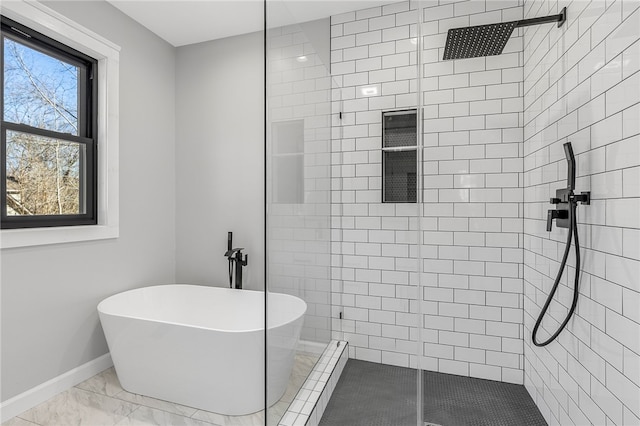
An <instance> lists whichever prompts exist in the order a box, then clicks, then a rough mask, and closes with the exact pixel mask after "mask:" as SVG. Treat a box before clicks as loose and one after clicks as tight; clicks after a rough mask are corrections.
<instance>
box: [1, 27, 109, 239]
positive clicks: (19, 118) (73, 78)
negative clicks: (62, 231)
mask: <svg viewBox="0 0 640 426" xmlns="http://www.w3.org/2000/svg"><path fill="white" fill-rule="evenodd" d="M1 42H2V49H1V50H2V64H3V67H2V68H3V73H2V96H1V99H2V130H1V134H0V137H1V139H2V141H1V145H0V148H1V156H0V157H1V158H0V162H1V173H2V175H1V179H0V181H1V191H2V193H1V197H0V198H1V215H2V217H1V222H2V228H5V229H7V228H39V227H52V226H69V225H93V224H96V223H98V217H97V212H98V208H97V200H98V194H97V185H98V177H97V164H98V162H97V87H98V86H97V84H98V83H97V78H96V74H97V71H98V70H97V61H96V60H95V59H93V58H91V57H89V56H87V55H85V54H83V53H81V52H79V51H77V50H75V49H72V48H71V47H68V46H66V45H64V44H62V43H59V42H57V41H55V40H53V39H51V38H49V37H47V36H45V35H43V34H40V33H38V32H36V31H34V30H32V29H30V28H28V27H26V26H24V25H21V24H20V23H18V22H15V21H12V20H10V19H8V18H6V17H5V16H3V17H2V38H1Z"/></svg>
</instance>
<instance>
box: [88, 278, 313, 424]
mask: <svg viewBox="0 0 640 426" xmlns="http://www.w3.org/2000/svg"><path fill="white" fill-rule="evenodd" d="M268 298H269V299H268V300H269V312H268V314H269V315H268V316H267V320H268V323H269V326H268V330H269V333H268V345H269V368H268V381H269V382H268V384H269V392H268V393H269V400H268V401H267V403H268V404H269V405H271V404H273V403H275V402H277V401H278V400H279V399H280V398H281V397H282V395H283V394H284V392H285V390H286V388H287V383H288V381H289V376H290V375H291V370H292V368H293V362H294V356H295V349H296V345H297V343H298V339H299V337H300V330H301V328H302V321H303V315H304V313H305V311H306V309H307V305H306V303H305V302H304V301H303V300H301V299H299V298H297V297H294V296H289V295H286V294H279V293H269V294H268ZM98 313H99V315H100V322H101V323H102V327H103V329H104V333H105V336H106V339H107V344H108V345H109V350H110V352H111V357H112V359H113V364H114V366H115V369H116V373H117V374H118V378H119V379H120V383H121V384H122V387H123V388H124V389H125V390H127V391H129V392H132V393H137V394H141V395H147V396H151V397H154V398H158V399H162V400H166V401H171V402H175V403H178V404H182V405H187V406H190V407H194V408H199V409H202V410H206V411H211V412H215V413H220V414H226V415H243V414H249V413H253V412H256V411H260V410H261V409H263V408H264V402H265V399H264V388H265V386H264V364H265V351H264V341H265V336H264V334H265V333H264V293H262V292H259V291H251V290H235V289H229V288H221V287H205V286H197V285H181V284H172V285H161V286H153V287H145V288H139V289H135V290H130V291H126V292H124V293H119V294H116V295H114V296H111V297H109V298H107V299H105V300H103V301H102V302H100V304H99V305H98Z"/></svg>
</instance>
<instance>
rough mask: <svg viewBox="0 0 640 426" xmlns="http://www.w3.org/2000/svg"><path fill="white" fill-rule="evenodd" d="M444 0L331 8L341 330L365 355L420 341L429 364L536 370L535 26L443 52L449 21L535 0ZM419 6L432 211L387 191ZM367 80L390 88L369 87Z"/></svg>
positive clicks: (486, 371) (509, 372)
mask: <svg viewBox="0 0 640 426" xmlns="http://www.w3.org/2000/svg"><path fill="white" fill-rule="evenodd" d="M441 3H442V4H438V2H437V1H433V2H423V4H424V5H425V6H428V7H424V9H423V11H422V13H420V12H419V11H417V10H415V7H417V3H416V2H411V3H410V2H403V3H396V4H393V5H392V6H393V7H379V8H373V9H367V10H366V11H359V12H355V13H347V14H344V15H339V16H334V17H333V18H332V21H331V34H332V40H331V41H332V43H331V49H332V55H331V57H332V63H331V71H332V74H333V75H334V78H335V85H334V91H333V94H334V97H333V107H332V108H333V112H334V113H337V112H340V111H341V112H343V119H342V120H341V121H340V120H337V119H335V120H334V125H336V129H334V134H333V136H334V143H333V152H334V154H333V163H332V164H334V166H333V168H332V171H333V173H332V190H333V191H332V203H333V204H332V229H333V237H334V240H333V241H335V242H334V243H333V244H332V254H333V256H332V265H333V270H332V278H333V281H332V288H333V303H334V307H333V318H334V320H333V331H334V338H339V339H342V338H343V339H345V340H347V341H349V351H350V352H349V355H350V357H353V358H357V359H362V360H367V361H375V362H382V363H387V364H393V365H400V366H407V367H416V366H417V365H418V364H417V359H416V355H417V354H418V353H420V356H421V359H420V361H421V364H420V365H421V366H422V367H423V368H426V369H430V370H436V371H440V372H446V373H453V374H461V375H466V376H473V377H481V378H487V379H493V380H502V381H507V382H512V383H523V368H524V361H523V343H522V339H523V337H524V334H523V315H522V309H523V283H522V278H523V264H522V263H523V259H524V256H523V238H522V236H523V234H522V232H523V205H522V202H523V189H522V187H523V153H524V150H523V139H524V134H523V123H524V115H523V108H524V102H523V94H524V84H523V76H524V73H523V67H522V66H523V63H524V61H523V45H524V43H523V38H522V34H521V33H520V31H522V30H516V31H515V32H514V34H513V36H512V38H511V40H510V41H509V42H508V44H507V46H506V48H505V54H503V55H501V56H498V57H490V58H473V59H463V60H455V61H446V62H443V61H442V60H441V58H442V53H443V50H444V44H445V41H446V33H447V30H448V29H449V28H454V27H460V26H468V25H477V24H482V23H491V22H497V21H501V20H516V19H521V18H522V17H523V10H524V9H523V2H522V1H497V2H496V1H489V0H487V1H484V0H473V1H461V2H453V3H452V2H449V1H447V2H441ZM445 3H446V4H445ZM419 16H422V17H423V23H422V27H421V28H422V36H423V51H422V52H421V56H422V61H423V62H424V68H423V76H424V78H423V79H422V81H421V82H420V86H421V87H420V90H421V93H420V95H421V96H422V100H423V102H424V111H423V114H424V115H423V122H422V124H423V129H424V146H425V147H424V153H423V160H424V162H423V166H424V170H423V175H422V176H421V177H420V178H421V179H423V184H424V191H423V194H422V196H423V200H424V203H423V204H422V206H421V208H420V210H418V206H417V205H416V204H382V203H381V199H382V194H381V181H380V176H381V173H382V164H381V150H380V148H381V145H382V141H381V119H382V112H383V111H387V110H399V109H406V108H415V107H416V105H417V104H418V101H419V99H418V92H417V90H418V82H417V79H416V76H417V65H416V64H417V38H416V37H417V22H418V20H419ZM363 88H375V89H376V90H375V91H374V90H371V91H368V92H366V93H370V95H369V96H365V95H364V93H365V92H364V91H363V90H362V89H363ZM334 115H337V114H334ZM568 125H569V124H568ZM418 218H419V220H420V221H421V223H420V229H422V231H423V235H422V237H423V245H422V246H420V247H418V244H419V241H418V234H417V230H418ZM418 256H420V258H421V262H422V267H423V268H424V271H425V274H423V276H422V282H423V285H424V294H422V295H421V297H420V296H419V295H418V275H417V271H418V267H419V265H420V263H419V262H418ZM416 300H420V303H421V305H420V307H419V308H420V309H418V306H417V304H416ZM340 312H342V314H343V319H342V320H340V319H338V317H339V314H340ZM418 312H421V314H422V318H419V317H418V316H417V313H418ZM419 324H420V325H421V326H420V327H419V326H418V325H419ZM418 331H420V332H421V333H422V340H423V342H424V347H423V348H418V347H417V341H418V339H417V337H418V334H417V333H418ZM419 349H421V350H420V351H419Z"/></svg>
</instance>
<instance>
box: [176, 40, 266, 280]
mask: <svg viewBox="0 0 640 426" xmlns="http://www.w3.org/2000/svg"><path fill="white" fill-rule="evenodd" d="M263 67H264V65H263V35H262V33H253V34H247V35H242V36H238V37H231V38H227V39H221V40H215V41H211V42H205V43H199V44H195V45H190V46H184V47H180V48H178V49H177V58H176V146H179V147H180V149H178V150H176V159H175V164H176V194H177V195H176V236H177V238H176V277H177V280H178V282H182V283H192V284H207V285H215V286H221V287H222V286H226V285H228V277H227V261H226V259H225V258H224V256H223V255H224V252H225V250H226V246H227V231H233V234H234V235H233V236H234V247H244V248H245V249H246V253H247V254H248V255H249V265H247V267H245V277H244V283H245V288H250V289H254V290H258V289H262V288H264V278H263V275H264V196H263V182H264V178H263V174H264V165H263V163H264V148H263V141H264V105H263V100H262V99H263V93H264V72H263Z"/></svg>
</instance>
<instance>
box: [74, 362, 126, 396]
mask: <svg viewBox="0 0 640 426" xmlns="http://www.w3.org/2000/svg"><path fill="white" fill-rule="evenodd" d="M76 387H77V388H80V389H83V390H86V391H91V392H95V393H99V394H101V395H107V396H115V395H117V394H118V393H120V392H122V391H123V389H122V386H120V380H118V376H117V375H116V370H115V369H114V368H113V367H111V368H108V369H106V370H104V371H103V372H102V373H100V374H96V375H95V376H93V377H92V378H90V379H87V380H85V381H84V382H82V383H80V384H79V385H76Z"/></svg>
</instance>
